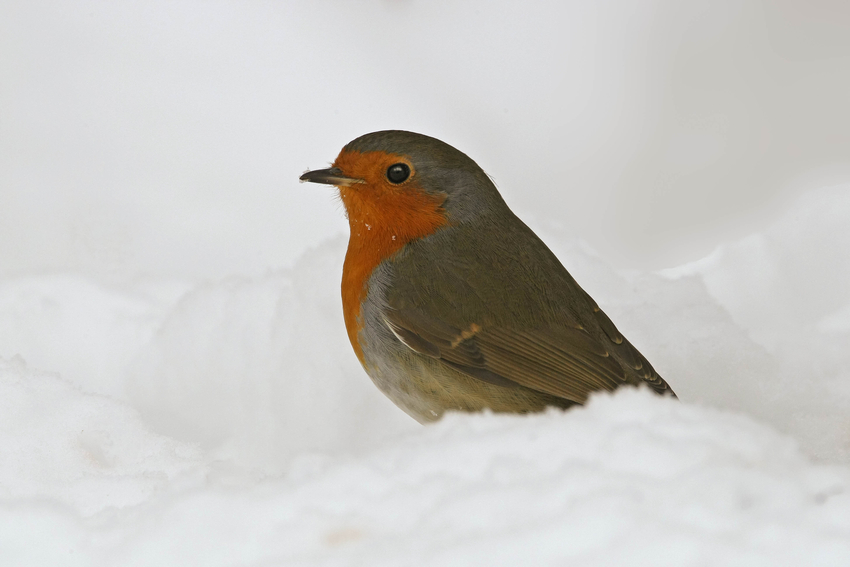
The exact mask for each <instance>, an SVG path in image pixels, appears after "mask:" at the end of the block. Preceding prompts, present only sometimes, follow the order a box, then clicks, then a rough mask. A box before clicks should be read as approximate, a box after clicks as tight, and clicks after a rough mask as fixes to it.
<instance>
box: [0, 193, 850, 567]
mask: <svg viewBox="0 0 850 567" xmlns="http://www.w3.org/2000/svg"><path fill="white" fill-rule="evenodd" d="M846 195H847V193H846V191H844V190H839V189H824V190H822V191H820V192H817V193H815V194H812V195H809V196H808V197H807V198H806V199H804V200H801V201H798V202H797V203H796V204H795V207H794V209H793V211H792V212H791V213H789V215H788V216H786V217H785V218H784V219H782V220H781V221H780V222H779V223H777V224H776V225H775V226H773V227H771V228H769V229H768V230H766V231H765V232H764V233H762V234H760V235H756V236H753V237H750V238H748V239H745V240H744V241H742V242H739V243H737V244H731V245H728V246H726V247H725V248H723V249H721V251H720V252H717V253H715V254H714V255H712V256H711V257H710V258H709V259H707V260H704V261H701V262H697V263H694V264H692V265H688V266H685V267H682V268H680V269H677V270H673V271H668V272H665V273H663V274H647V273H627V274H622V273H617V272H615V271H614V270H612V269H611V268H610V267H609V266H608V265H607V264H606V263H605V262H604V261H603V260H602V259H600V258H599V257H598V256H596V255H595V254H594V253H593V252H592V251H590V250H588V249H587V247H586V246H584V245H583V244H582V243H580V242H576V241H574V240H571V239H567V238H563V237H562V236H561V235H559V234H558V233H557V232H556V231H550V232H549V233H548V234H545V231H544V234H543V236H544V238H545V239H546V240H547V242H549V243H550V244H551V245H552V247H553V249H554V250H555V252H556V253H557V254H558V255H559V256H560V257H561V258H562V260H563V261H564V263H565V264H566V265H567V266H568V268H569V269H570V270H571V271H572V272H573V274H574V275H575V276H576V278H577V279H578V280H579V281H580V282H581V283H582V285H583V286H584V287H585V288H586V289H587V290H588V291H589V292H590V293H591V294H592V295H593V296H594V297H595V298H596V299H597V300H598V301H599V303H600V304H601V305H603V307H604V308H605V309H606V311H607V312H608V313H609V314H610V315H611V317H612V318H613V319H614V320H615V321H616V322H617V324H618V326H619V327H620V328H621V330H622V331H623V332H624V333H625V334H626V335H627V336H628V337H629V338H630V340H632V342H634V343H635V344H636V345H637V346H638V347H639V348H640V349H641V350H642V351H643V352H644V353H645V354H646V355H647V357H648V358H649V359H650V360H651V361H652V362H653V365H654V366H656V368H658V370H659V371H660V372H661V373H662V375H664V376H665V378H667V379H668V381H669V382H670V383H671V384H672V385H673V387H674V388H675V389H676V391H677V392H678V393H679V395H680V398H681V401H680V402H675V401H673V400H663V399H660V398H657V397H653V396H650V395H649V394H647V393H646V392H641V391H634V390H625V391H622V392H620V393H618V394H617V395H615V396H597V397H595V398H593V400H592V402H591V403H590V404H589V405H588V406H587V407H585V408H581V409H576V410H572V411H569V412H566V413H562V412H555V411H553V412H550V413H547V414H544V415H535V416H495V415H473V416H470V415H451V416H448V417H447V418H446V419H444V420H443V421H441V422H440V423H438V424H435V425H433V426H429V427H424V428H423V427H420V426H419V425H418V424H416V423H415V422H413V421H412V420H411V419H410V418H408V417H407V416H406V415H405V414H404V413H403V412H401V411H400V410H398V409H397V408H395V407H394V406H393V405H392V404H391V403H390V402H389V401H387V400H386V399H385V398H384V397H383V396H382V395H381V394H380V393H379V392H378V391H377V389H376V388H374V386H372V384H371V383H370V382H369V380H368V378H367V377H366V376H365V374H364V373H363V371H362V369H360V368H359V366H358V363H357V361H356V358H355V357H354V355H353V354H352V352H351V348H350V345H349V344H348V341H347V338H346V335H345V331H344V327H343V322H342V315H341V309H340V306H339V291H338V286H339V273H340V269H341V264H342V256H343V253H344V247H345V242H344V240H342V239H337V240H333V241H330V242H327V243H325V244H323V245H321V246H318V247H316V248H314V249H312V250H311V251H310V252H309V253H308V254H306V255H305V256H304V258H302V259H301V261H300V262H299V263H298V264H297V265H296V266H295V267H294V268H293V269H292V270H284V271H278V272H272V273H268V274H266V275H264V276H259V277H252V278H248V277H231V278H228V279H225V280H222V281H218V282H206V283H203V284H199V285H195V286H190V285H187V284H181V283H173V282H171V283H161V284H160V283H156V282H130V283H125V284H123V285H117V284H114V283H113V284H111V285H104V284H102V283H96V282H93V281H90V280H85V279H82V278H77V277H71V276H41V277H30V278H26V279H18V280H9V281H6V282H0V357H2V361H0V455H3V458H2V460H0V563H2V564H3V565H39V564H44V565H54V564H63V565H74V564H77V565H109V566H112V565H181V566H182V565H231V564H263V565H265V564H299V565H333V564H350V563H363V564H369V565H405V564H409V565H417V564H437V563H439V564H442V563H445V564H472V563H478V564H503V563H505V564H510V563H513V564H516V563H526V564H528V563H531V564H563V563H564V562H569V563H570V564H575V565H610V564H624V565H707V564H708V565H717V564H723V565H726V564H730V565H735V564H747V565H799V564H818V565H847V564H850V544H848V542H850V500H848V498H850V497H849V496H848V494H850V469H848V468H847V466H846V463H847V461H848V456H849V455H850V449H848V447H850V422H848V418H847V416H846V407H848V403H847V402H848V401H850V380H848V379H847V372H846V370H845V368H846V366H845V365H844V364H843V361H844V357H845V353H846V352H847V346H848V336H850V331H848V329H849V328H850V325H848V321H847V315H846V314H847V309H848V308H847V305H848V303H849V302H848V300H850V296H849V295H848V293H850V292H848V290H850V285H848V284H850V281H848V279H847V272H846V269H845V267H846V262H844V263H843V262H842V261H841V260H842V258H846V254H845V250H847V248H846V242H847V240H846V238H847V236H848V234H850V232H848V229H847V225H846V223H843V222H841V219H842V218H846V215H848V214H850V209H848V208H847V203H848V201H847V196H846ZM842 215H845V216H842ZM830 219H832V220H830ZM755 241H757V242H760V243H761V244H759V245H758V246H753V245H750V244H748V243H750V242H755ZM765 265H770V266H774V267H776V266H779V268H781V269H775V270H774V271H772V272H767V273H768V274H773V275H772V276H769V277H768V276H765V275H764V274H765V272H764V269H763V266H765ZM797 266H802V267H801V268H799V269H798V268H797ZM759 290H761V292H760V293H759ZM736 294H738V295H736ZM740 296H746V299H745V300H741V299H740ZM811 305H814V306H816V308H815V307H812V309H810V310H807V309H806V307H807V306H811ZM777 306H781V308H782V309H784V310H785V311H784V313H785V314H786V315H785V316H784V318H783V317H776V316H775V315H774V312H775V310H776V309H777ZM785 319H787V321H785ZM767 331H770V333H767ZM24 359H27V360H29V361H30V365H27V363H25V362H24ZM33 360H38V361H39V362H38V364H36V363H33V362H32V361H33ZM42 365H45V366H43V367H46V368H50V369H52V370H56V371H58V372H59V373H61V375H60V374H56V373H49V372H42V371H37V370H34V369H33V367H36V368H37V367H42ZM812 457H815V458H816V459H814V460H813V459H812ZM818 460H821V461H830V462H832V463H833V464H831V465H830V464H824V463H818V462H817V461H818Z"/></svg>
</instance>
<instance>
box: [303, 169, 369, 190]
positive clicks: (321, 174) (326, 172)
mask: <svg viewBox="0 0 850 567" xmlns="http://www.w3.org/2000/svg"><path fill="white" fill-rule="evenodd" d="M298 179H300V180H301V181H302V182H304V181H309V182H310V183H324V184H325V185H337V186H339V185H354V184H355V183H366V182H365V181H364V180H362V179H357V178H356V177H346V176H345V175H343V174H342V170H341V169H339V168H338V167H329V168H328V169H314V170H313V171H308V172H307V173H305V174H304V175H302V176H301V177H299V178H298Z"/></svg>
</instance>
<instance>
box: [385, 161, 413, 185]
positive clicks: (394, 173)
mask: <svg viewBox="0 0 850 567" xmlns="http://www.w3.org/2000/svg"><path fill="white" fill-rule="evenodd" d="M408 177H410V166H408V165H407V164H406V163H395V164H393V165H391V166H390V167H389V168H388V169H387V179H389V180H390V183H395V184H396V185H398V184H399V183H404V182H405V181H406V180H407V178H408Z"/></svg>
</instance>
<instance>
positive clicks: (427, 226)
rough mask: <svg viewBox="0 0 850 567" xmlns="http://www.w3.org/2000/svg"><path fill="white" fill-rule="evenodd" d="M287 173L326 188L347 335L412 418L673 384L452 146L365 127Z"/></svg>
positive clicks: (539, 405)
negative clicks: (342, 223) (343, 223)
mask: <svg viewBox="0 0 850 567" xmlns="http://www.w3.org/2000/svg"><path fill="white" fill-rule="evenodd" d="M301 181H310V182H313V183H324V184H327V185H336V186H337V187H338V188H339V194H340V197H341V198H342V202H343V205H344V206H345V211H346V215H347V216H348V224H349V227H350V229H351V236H350V239H349V242H348V251H347V253H346V255H345V264H344V266H343V271H342V308H343V314H344V318H345V326H346V329H347V330H348V338H349V340H350V341H351V346H352V347H354V352H355V353H356V354H357V358H358V359H360V363H361V364H362V365H363V368H364V369H365V370H366V372H367V373H368V374H369V376H370V377H371V378H372V381H373V382H374V383H375V384H376V385H377V386H378V388H379V389H380V390H381V391H382V392H384V394H386V395H387V397H389V398H390V399H391V400H392V401H393V402H394V403H395V404H396V405H398V406H399V407H400V408H401V409H403V410H404V411H406V412H407V413H408V414H410V415H411V416H412V417H413V418H414V419H416V420H418V421H420V422H423V423H424V422H428V421H434V420H436V419H439V417H440V416H441V415H442V414H443V412H445V411H447V410H461V411H480V410H484V409H490V410H492V411H494V412H517V413H525V412H536V411H541V410H543V409H545V408H546V407H548V406H555V407H560V408H568V407H570V406H572V405H576V404H582V403H584V402H585V400H587V397H588V395H589V394H590V393H591V392H594V391H597V390H606V391H611V390H614V389H615V388H617V387H619V386H621V385H623V384H630V385H641V384H643V385H646V386H649V387H650V388H651V389H652V390H654V391H655V392H657V393H659V394H663V395H669V396H673V397H675V394H674V393H673V391H672V390H671V389H670V386H668V385H667V383H666V382H665V381H664V380H663V379H662V378H661V377H660V376H659V375H658V373H656V372H655V370H653V368H652V366H651V365H650V364H649V362H648V361H647V360H646V358H644V357H643V355H641V354H640V352H638V350H637V349H636V348H635V347H633V346H632V345H631V343H629V341H627V340H626V338H625V337H623V335H622V334H621V333H620V332H619V331H618V330H617V327H615V326H614V323H612V322H611V319H609V318H608V316H607V315H605V313H604V312H603V311H602V310H601V309H599V306H598V305H597V304H596V302H595V301H594V300H593V299H592V298H591V297H590V296H589V295H588V294H587V293H586V292H585V291H584V290H583V289H582V288H581V287H579V285H578V284H577V283H576V281H575V280H574V279H573V278H572V276H570V274H569V272H567V270H566V269H565V268H564V266H563V265H561V263H560V262H559V261H558V259H557V258H556V257H555V255H554V254H553V253H552V252H551V251H550V250H549V248H547V247H546V245H545V244H544V243H543V242H542V241H541V240H540V239H539V238H538V237H537V235H535V234H534V232H532V231H531V229H530V228H528V227H527V226H526V225H525V224H524V223H523V222H522V221H521V220H520V219H519V218H517V217H516V216H515V215H514V214H513V212H511V210H510V209H509V208H508V206H507V204H506V203H505V201H504V200H503V199H502V196H501V195H500V194H499V192H498V190H497V189H496V186H495V185H494V184H493V182H492V181H491V180H490V178H489V177H488V176H487V174H486V173H484V171H483V170H482V169H481V168H480V167H478V164H476V163H475V162H474V161H473V160H472V159H470V158H469V157H468V156H466V154H464V153H462V152H460V151H458V150H456V149H455V148H453V147H452V146H450V145H448V144H446V143H444V142H441V141H440V140H437V139H435V138H431V137H428V136H424V135H422V134H415V133H412V132H404V131H395V130H388V131H383V132H373V133H371V134H366V135H365V136H361V137H359V138H357V139H356V140H354V141H352V142H350V143H349V144H348V145H347V146H345V147H344V148H343V149H342V151H341V152H340V154H339V156H338V157H337V158H336V161H334V163H333V165H332V167H330V168H328V169H319V170H315V171H308V172H307V173H305V174H304V175H302V176H301Z"/></svg>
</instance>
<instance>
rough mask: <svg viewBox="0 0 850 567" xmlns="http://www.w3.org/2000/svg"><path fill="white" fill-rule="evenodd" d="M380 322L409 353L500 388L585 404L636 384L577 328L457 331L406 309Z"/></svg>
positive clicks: (477, 327) (390, 312)
mask: <svg viewBox="0 0 850 567" xmlns="http://www.w3.org/2000/svg"><path fill="white" fill-rule="evenodd" d="M385 321H386V323H387V325H388V326H389V328H390V329H391V330H392V331H393V333H394V334H395V335H396V336H397V337H398V338H399V340H401V341H402V342H403V343H404V344H406V345H407V346H408V347H409V348H411V349H412V350H414V351H416V352H418V353H420V354H423V355H426V356H430V357H432V358H438V359H440V360H442V361H443V362H444V363H445V364H448V365H449V366H452V367H454V368H456V369H458V370H460V371H462V372H464V373H466V374H468V375H470V376H472V377H475V378H478V379H481V380H485V381H487V382H490V383H493V384H498V385H500V386H516V385H522V386H525V387H527V388H531V389H533V390H537V391H539V392H544V393H547V394H551V395H554V396H558V397H561V398H564V399H567V400H570V401H574V402H577V403H584V401H585V400H586V399H587V396H588V395H589V394H590V393H591V392H593V391H595V390H608V391H611V390H614V389H615V388H616V387H618V386H620V385H622V384H624V383H627V382H632V383H635V382H636V381H635V380H633V379H632V380H629V377H627V374H626V373H625V372H624V370H623V368H622V367H621V366H620V364H619V363H618V362H617V361H616V360H615V359H614V358H613V357H611V355H610V353H609V352H608V351H607V350H606V349H605V348H604V347H603V346H602V345H601V344H600V343H599V342H597V341H596V340H594V339H593V338H592V337H591V336H590V335H589V334H588V333H587V331H585V330H584V329H583V328H581V327H579V326H578V325H576V326H574V327H554V326H548V327H545V328H539V329H530V330H522V331H516V330H509V329H503V328H499V327H489V328H488V327H487V326H486V325H479V324H476V323H470V325H469V326H468V327H467V328H465V329H460V328H457V327H455V326H452V325H450V324H447V323H445V322H442V321H438V320H435V319H432V318H429V317H427V316H426V315H424V314H423V313H422V312H421V311H417V310H413V309H405V308H402V309H396V310H393V309H391V310H388V311H387V313H386V315H385Z"/></svg>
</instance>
